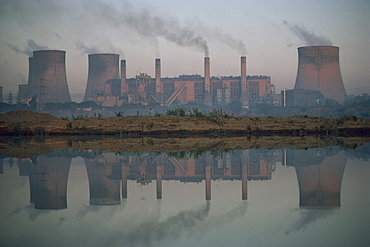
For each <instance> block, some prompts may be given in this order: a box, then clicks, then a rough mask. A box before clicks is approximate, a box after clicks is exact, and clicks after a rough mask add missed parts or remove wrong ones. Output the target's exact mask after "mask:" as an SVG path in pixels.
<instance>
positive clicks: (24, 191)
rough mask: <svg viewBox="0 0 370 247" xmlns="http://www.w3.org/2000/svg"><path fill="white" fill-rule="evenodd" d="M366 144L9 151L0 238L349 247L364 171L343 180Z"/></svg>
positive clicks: (359, 218)
mask: <svg viewBox="0 0 370 247" xmlns="http://www.w3.org/2000/svg"><path fill="white" fill-rule="evenodd" d="M369 149H370V145H369V144H367V145H365V146H361V147H358V148H357V149H353V150H344V149H342V148H341V147H337V146H335V147H328V148H314V149H307V150H306V149H299V150H296V149H288V148H285V149H272V150H267V149H250V150H232V151H225V152H205V151H204V152H198V153H190V152H189V153H188V152H182V153H164V152H140V153H132V152H108V151H93V150H88V151H77V150H65V151H54V152H51V153H49V154H43V155H38V156H34V157H31V158H22V159H18V158H9V157H5V156H2V157H1V159H0V165H1V167H2V172H3V173H2V175H1V176H0V185H1V186H0V189H1V194H0V199H1V200H2V203H1V204H0V209H1V210H0V219H1V221H2V222H3V223H2V225H0V239H1V240H0V245H2V246H3V245H4V246H7V245H9V246H21V245H27V246H50V245H51V243H55V242H60V243H62V244H63V245H65V246H103V245H109V246H166V244H167V246H217V245H219V246H225V245H228V244H229V245H231V246H245V245H246V243H247V244H248V246H299V245H300V243H302V239H305V241H308V240H307V239H310V240H309V241H310V244H306V245H307V246H310V245H311V246H330V243H331V241H335V240H333V239H336V238H338V236H339V239H340V240H338V241H337V243H343V244H342V246H350V243H355V242H353V241H355V240H357V241H358V242H359V243H361V244H362V243H364V242H366V239H367V238H366V237H365V236H367V233H368V231H367V230H368V227H367V228H366V226H368V221H367V220H366V217H364V215H366V212H368V199H366V196H367V198H368V188H369V187H368V186H366V185H368V182H367V183H366V181H368V177H366V173H365V175H364V176H362V177H363V180H362V181H359V182H357V181H355V180H354V179H356V178H357V175H358V174H359V173H356V176H352V177H353V178H352V180H351V179H350V180H348V178H351V175H353V174H351V173H348V169H349V170H351V169H352V170H353V167H352V168H351V165H350V164H351V161H353V159H354V157H355V159H358V158H361V159H368V158H370V152H368V151H369ZM357 150H358V151H359V152H357ZM77 161H78V162H77ZM347 163H349V165H348V164H347ZM346 166H347V168H346ZM17 167H18V169H16V168H17ZM362 168H363V167H362ZM361 171H363V170H361ZM356 172H358V171H356ZM365 172H366V170H365ZM346 176H347V177H346ZM10 177H11V178H12V179H7V178H10ZM364 178H366V180H365V179H364ZM13 181H14V182H13ZM361 187H363V188H364V191H361V190H359V189H358V188H361ZM353 191H356V192H358V191H361V192H358V194H355V193H351V192H353ZM67 192H68V195H67ZM366 193H367V194H366ZM27 195H29V196H30V201H31V203H28V198H27ZM343 195H344V196H343ZM356 196H357V197H356ZM24 198H26V199H24ZM67 198H68V203H67ZM56 209H63V210H56ZM318 209H319V210H318ZM323 209H324V210H323ZM355 210H358V211H355ZM45 229H48V230H49V231H48V233H47V234H45ZM307 229H309V230H308V231H307ZM351 229H352V230H351ZM351 231H353V232H355V233H353V232H352V233H351ZM365 232H366V234H365ZM51 233H52V234H51ZM76 233H78V234H76ZM350 235H353V236H354V237H351V238H349V236H350ZM19 236H21V237H19ZM266 236H267V239H268V240H265V239H266ZM315 236H321V238H323V237H322V236H325V238H326V239H325V241H318V238H317V237H315ZM342 236H343V237H342ZM348 238H349V240H347V239H348ZM9 243H10V244H9ZM328 243H329V244H328ZM361 244H358V246H366V245H361ZM336 245H337V244H336ZM340 245H341V244H339V246H340ZM60 246H61V245H60ZM353 246H356V244H353Z"/></svg>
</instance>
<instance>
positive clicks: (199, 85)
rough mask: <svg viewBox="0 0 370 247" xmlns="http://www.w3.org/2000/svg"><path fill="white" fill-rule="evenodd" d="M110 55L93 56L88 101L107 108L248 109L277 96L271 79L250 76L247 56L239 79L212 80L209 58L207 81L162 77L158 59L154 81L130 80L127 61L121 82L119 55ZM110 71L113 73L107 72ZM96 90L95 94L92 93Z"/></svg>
mask: <svg viewBox="0 0 370 247" xmlns="http://www.w3.org/2000/svg"><path fill="white" fill-rule="evenodd" d="M106 55H107V54H94V55H89V78H88V85H87V91H86V94H85V99H84V100H85V101H90V100H92V101H95V102H97V103H98V104H100V105H103V106H115V105H117V106H118V105H121V104H123V103H128V104H130V103H133V104H151V103H159V104H163V105H171V104H173V103H174V104H180V105H181V104H187V103H189V102H193V103H201V104H205V105H208V106H225V105H228V104H230V103H231V102H233V101H239V102H241V103H242V105H243V106H246V107H248V106H254V105H257V104H258V103H260V102H265V103H267V102H266V100H269V99H271V98H272V97H271V95H272V94H273V85H272V84H271V78H270V77H269V76H247V61H246V57H245V56H242V57H241V62H240V63H241V71H240V75H239V76H223V77H215V76H211V73H210V71H211V70H210V66H211V65H210V58H209V57H205V58H204V76H203V77H202V76H201V75H198V74H193V75H180V76H178V77H171V78H169V77H161V60H160V59H159V58H156V59H155V64H154V72H155V77H154V78H152V77H151V76H150V75H148V74H147V73H140V74H138V75H136V76H135V77H134V78H126V66H127V63H126V60H121V78H120V79H117V77H118V73H117V71H118V66H119V61H118V55H116V56H117V57H116V58H114V59H113V56H112V57H111V59H107V58H105V56H106ZM110 55H113V54H110ZM92 56H97V60H94V61H93V62H92ZM92 63H93V66H96V67H100V68H99V69H96V68H94V69H93V67H92ZM106 68H110V69H111V70H110V71H108V72H107V69H106ZM98 71H100V72H98ZM91 73H94V75H95V79H94V80H92V79H91V78H92V76H90V75H91ZM104 73H105V76H104V77H103V74H104ZM99 76H100V77H99ZM98 77H99V78H98ZM93 86H94V87H95V90H91V88H92V87H93Z"/></svg>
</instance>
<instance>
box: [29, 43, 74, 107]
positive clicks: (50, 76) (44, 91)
mask: <svg viewBox="0 0 370 247" xmlns="http://www.w3.org/2000/svg"><path fill="white" fill-rule="evenodd" d="M65 55H66V52H65V51H59V50H40V51H34V52H33V57H32V58H29V75H28V95H29V98H31V97H33V96H34V95H36V96H37V98H38V102H40V103H47V102H51V103H65V102H71V96H70V94H69V90H68V83H67V74H66V66H65Z"/></svg>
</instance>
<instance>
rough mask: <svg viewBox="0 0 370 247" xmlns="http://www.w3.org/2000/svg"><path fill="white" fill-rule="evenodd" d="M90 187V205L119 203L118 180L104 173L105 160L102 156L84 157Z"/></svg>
mask: <svg viewBox="0 0 370 247" xmlns="http://www.w3.org/2000/svg"><path fill="white" fill-rule="evenodd" d="M85 164H86V169H87V175H88V177H89V187H90V205H116V204H120V203H121V197H120V180H113V179H110V178H109V177H108V176H107V174H106V167H105V165H106V160H105V159H104V158H102V157H96V158H94V159H85Z"/></svg>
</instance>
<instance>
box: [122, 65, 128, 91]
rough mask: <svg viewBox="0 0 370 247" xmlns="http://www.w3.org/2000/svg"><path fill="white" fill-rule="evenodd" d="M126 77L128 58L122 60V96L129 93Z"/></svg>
mask: <svg viewBox="0 0 370 247" xmlns="http://www.w3.org/2000/svg"><path fill="white" fill-rule="evenodd" d="M126 77H127V76H126V60H121V96H124V94H127V93H128V85H127V82H126Z"/></svg>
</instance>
